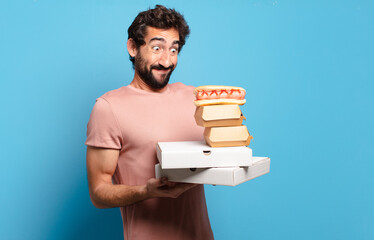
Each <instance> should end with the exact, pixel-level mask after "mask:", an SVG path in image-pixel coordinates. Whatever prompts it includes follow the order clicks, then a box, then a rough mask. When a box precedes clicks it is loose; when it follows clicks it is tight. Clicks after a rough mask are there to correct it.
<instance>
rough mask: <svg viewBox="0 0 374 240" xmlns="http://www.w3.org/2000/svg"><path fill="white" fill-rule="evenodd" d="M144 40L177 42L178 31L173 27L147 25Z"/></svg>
mask: <svg viewBox="0 0 374 240" xmlns="http://www.w3.org/2000/svg"><path fill="white" fill-rule="evenodd" d="M145 40H146V42H147V43H149V42H150V41H152V40H160V41H165V42H171V43H174V42H179V32H178V30H176V29H175V28H169V29H162V28H154V27H147V29H146V36H145Z"/></svg>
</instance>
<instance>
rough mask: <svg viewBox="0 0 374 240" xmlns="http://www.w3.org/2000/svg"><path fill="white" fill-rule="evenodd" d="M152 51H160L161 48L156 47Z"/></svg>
mask: <svg viewBox="0 0 374 240" xmlns="http://www.w3.org/2000/svg"><path fill="white" fill-rule="evenodd" d="M152 49H153V51H156V52H157V51H160V47H158V46H154V47H152Z"/></svg>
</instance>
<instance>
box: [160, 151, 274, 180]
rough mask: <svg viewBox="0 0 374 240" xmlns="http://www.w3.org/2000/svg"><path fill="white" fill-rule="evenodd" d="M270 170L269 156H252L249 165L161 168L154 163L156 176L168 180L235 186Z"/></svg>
mask: <svg viewBox="0 0 374 240" xmlns="http://www.w3.org/2000/svg"><path fill="white" fill-rule="evenodd" d="M269 171H270V158H267V157H253V165H252V166H250V167H233V168H197V169H196V168H195V169H162V168H161V166H160V164H156V166H155V173H156V178H160V177H167V178H168V180H169V181H173V182H185V183H198V184H213V185H225V186H236V185H238V184H241V183H243V182H246V181H249V180H251V179H254V178H257V177H259V176H262V175H264V174H266V173H268V172H269Z"/></svg>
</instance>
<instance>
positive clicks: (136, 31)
mask: <svg viewBox="0 0 374 240" xmlns="http://www.w3.org/2000/svg"><path fill="white" fill-rule="evenodd" d="M147 26H150V27H154V28H160V29H170V28H175V29H176V30H177V31H178V32H179V42H180V44H179V52H180V51H181V50H182V47H183V45H184V44H185V43H186V39H187V37H188V35H189V34H190V28H189V27H188V24H187V22H186V20H185V19H184V17H183V15H182V14H180V13H179V12H177V11H175V9H169V8H166V7H164V6H162V5H156V6H155V8H154V9H148V10H147V11H144V12H140V13H139V14H138V16H136V18H135V19H134V21H133V22H132V24H131V26H130V27H129V29H128V30H127V33H128V39H130V38H132V39H133V40H134V42H135V45H136V48H137V49H139V47H140V46H142V45H143V44H145V41H144V37H145V35H146V34H147V32H146V31H147ZM130 61H131V62H132V63H133V65H134V63H135V57H131V56H130Z"/></svg>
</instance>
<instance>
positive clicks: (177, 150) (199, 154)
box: [156, 141, 252, 169]
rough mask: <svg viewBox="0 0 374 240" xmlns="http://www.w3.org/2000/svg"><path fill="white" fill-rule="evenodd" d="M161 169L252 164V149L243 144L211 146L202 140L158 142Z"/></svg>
mask: <svg viewBox="0 0 374 240" xmlns="http://www.w3.org/2000/svg"><path fill="white" fill-rule="evenodd" d="M156 148H157V158H158V160H159V162H160V165H161V168H162V169H177V168H208V167H239V166H251V165H252V149H250V148H248V147H245V146H238V147H218V148H212V147H209V146H208V145H206V144H205V142H204V141H184V142H158V143H157V146H156Z"/></svg>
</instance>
